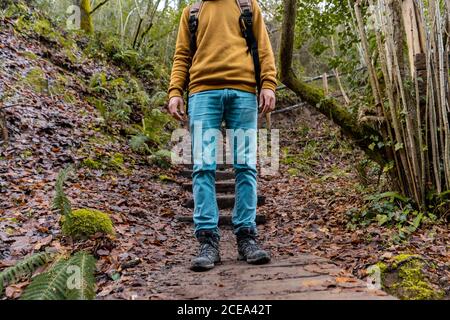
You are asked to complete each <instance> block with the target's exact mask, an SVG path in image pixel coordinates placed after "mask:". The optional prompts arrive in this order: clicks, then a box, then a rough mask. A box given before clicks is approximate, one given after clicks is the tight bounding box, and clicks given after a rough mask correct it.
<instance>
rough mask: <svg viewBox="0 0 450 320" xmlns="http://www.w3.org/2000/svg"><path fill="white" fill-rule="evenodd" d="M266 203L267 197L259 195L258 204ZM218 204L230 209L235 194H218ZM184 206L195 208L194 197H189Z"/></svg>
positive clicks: (222, 207)
mask: <svg viewBox="0 0 450 320" xmlns="http://www.w3.org/2000/svg"><path fill="white" fill-rule="evenodd" d="M265 203H266V197H265V196H261V195H258V204H257V205H258V206H262V205H264V204H265ZM217 205H218V206H219V209H228V208H233V207H234V195H224V196H217ZM184 207H186V208H190V209H194V199H189V200H187V201H186V202H185V203H184Z"/></svg>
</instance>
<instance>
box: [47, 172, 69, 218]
mask: <svg viewBox="0 0 450 320" xmlns="http://www.w3.org/2000/svg"><path fill="white" fill-rule="evenodd" d="M72 170H73V167H72V166H68V167H66V168H64V169H62V170H61V171H60V172H59V174H58V177H57V178H56V183H55V196H54V198H53V203H52V208H53V209H54V210H57V212H58V213H59V214H61V215H63V216H67V215H69V214H70V213H71V212H72V207H71V204H70V200H69V199H68V198H67V196H66V194H65V193H64V183H65V182H66V180H67V178H68V177H69V175H70V173H71V172H72Z"/></svg>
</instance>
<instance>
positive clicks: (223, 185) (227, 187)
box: [183, 180, 235, 193]
mask: <svg viewBox="0 0 450 320" xmlns="http://www.w3.org/2000/svg"><path fill="white" fill-rule="evenodd" d="M234 188H235V183H234V180H228V181H217V182H216V192H218V193H222V192H223V193H229V192H234ZM183 189H184V190H186V191H190V192H192V182H186V183H183Z"/></svg>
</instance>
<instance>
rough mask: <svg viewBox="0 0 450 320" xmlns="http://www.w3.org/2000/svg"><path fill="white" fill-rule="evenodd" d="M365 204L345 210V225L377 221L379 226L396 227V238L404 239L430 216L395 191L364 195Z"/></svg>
mask: <svg viewBox="0 0 450 320" xmlns="http://www.w3.org/2000/svg"><path fill="white" fill-rule="evenodd" d="M365 201H366V204H365V205H364V206H363V207H362V208H352V209H350V210H349V211H347V216H348V219H349V221H348V223H347V227H349V228H350V229H355V228H356V227H357V226H368V225H369V224H371V223H377V224H378V225H379V226H390V227H394V226H395V227H397V229H398V239H399V240H401V239H404V238H405V237H406V236H408V235H409V234H411V233H413V232H415V231H416V230H417V229H418V228H419V227H420V225H421V224H422V223H423V222H425V221H430V220H431V219H432V217H431V216H430V214H429V213H427V212H423V211H420V210H417V209H415V208H414V205H413V203H412V201H411V200H410V199H408V198H406V197H404V196H402V195H400V194H399V193H397V192H385V193H381V194H375V195H370V196H367V197H365Z"/></svg>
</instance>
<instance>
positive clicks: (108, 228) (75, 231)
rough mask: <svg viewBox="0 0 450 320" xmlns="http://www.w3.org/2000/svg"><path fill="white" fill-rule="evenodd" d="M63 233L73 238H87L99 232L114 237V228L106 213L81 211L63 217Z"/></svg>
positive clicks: (92, 210) (93, 210) (90, 210)
mask: <svg viewBox="0 0 450 320" xmlns="http://www.w3.org/2000/svg"><path fill="white" fill-rule="evenodd" d="M62 232H63V234H65V235H67V236H70V237H73V238H85V237H90V236H93V235H94V234H96V233H98V232H100V233H104V234H110V235H112V234H114V227H113V223H112V221H111V218H110V217H109V216H108V215H107V214H106V213H104V212H102V211H99V210H95V209H79V210H75V211H72V212H71V213H70V214H69V215H68V216H67V217H63V220H62Z"/></svg>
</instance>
